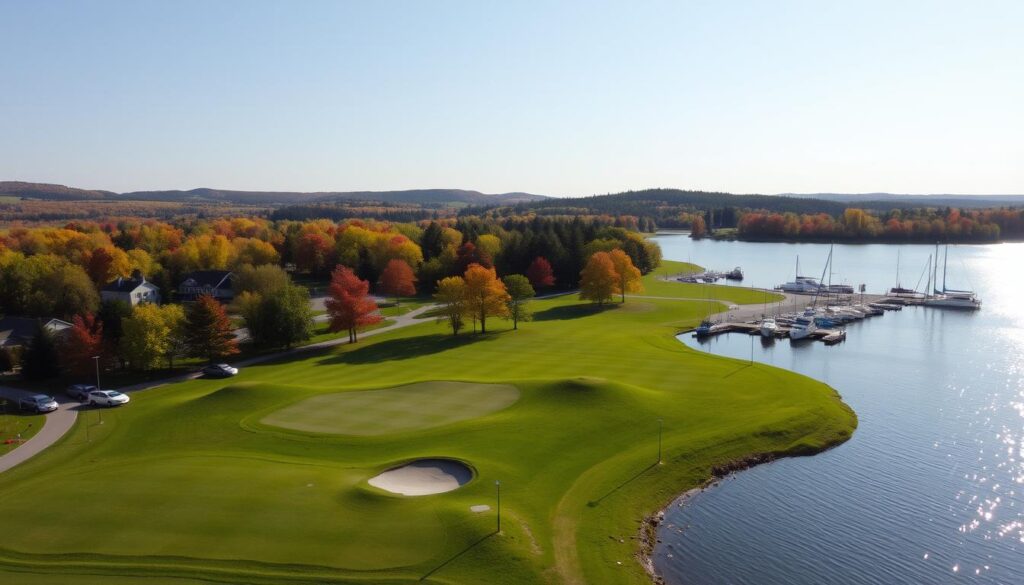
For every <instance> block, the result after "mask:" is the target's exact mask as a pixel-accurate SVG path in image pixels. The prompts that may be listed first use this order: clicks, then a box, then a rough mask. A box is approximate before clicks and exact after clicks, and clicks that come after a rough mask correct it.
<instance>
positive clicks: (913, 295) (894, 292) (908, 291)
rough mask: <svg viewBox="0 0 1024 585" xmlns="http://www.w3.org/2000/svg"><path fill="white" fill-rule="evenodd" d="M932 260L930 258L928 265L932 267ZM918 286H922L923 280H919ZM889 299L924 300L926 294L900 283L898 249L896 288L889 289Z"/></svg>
mask: <svg viewBox="0 0 1024 585" xmlns="http://www.w3.org/2000/svg"><path fill="white" fill-rule="evenodd" d="M931 263H932V259H931V258H928V265H929V266H930V265H931ZM917 284H919V285H920V284H921V280H920V279H918V281H917ZM885 296H887V297H899V298H904V299H923V298H924V297H925V294H924V293H919V292H917V291H916V290H914V289H912V288H904V287H903V284H902V283H901V282H900V250H899V248H897V249H896V286H894V287H892V288H890V289H889V292H887V293H885Z"/></svg>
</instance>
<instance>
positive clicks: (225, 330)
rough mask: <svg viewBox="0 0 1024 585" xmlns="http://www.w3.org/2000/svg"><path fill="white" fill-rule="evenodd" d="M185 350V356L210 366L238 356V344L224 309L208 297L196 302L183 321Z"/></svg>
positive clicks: (215, 300)
mask: <svg viewBox="0 0 1024 585" xmlns="http://www.w3.org/2000/svg"><path fill="white" fill-rule="evenodd" d="M185 346H186V347H187V348H188V355H190V356H193V357H202V358H206V359H208V360H210V361H211V362H212V361H213V360H215V359H217V358H223V357H227V356H229V355H234V354H236V353H238V342H237V341H236V340H235V335H234V333H233V332H232V331H231V321H230V320H228V315H227V313H226V312H225V311H224V307H222V306H221V304H220V303H218V302H217V299H215V298H213V297H212V296H210V295H203V296H201V297H199V298H198V299H196V302H195V303H192V306H190V307H189V309H188V312H187V314H186V317H185Z"/></svg>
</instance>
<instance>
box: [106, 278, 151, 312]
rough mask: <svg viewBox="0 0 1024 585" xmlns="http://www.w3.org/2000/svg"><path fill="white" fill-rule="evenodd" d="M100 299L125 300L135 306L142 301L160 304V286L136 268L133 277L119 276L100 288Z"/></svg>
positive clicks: (108, 300) (107, 300)
mask: <svg viewBox="0 0 1024 585" xmlns="http://www.w3.org/2000/svg"><path fill="white" fill-rule="evenodd" d="M100 299H101V300H102V301H103V302H104V303H106V302H110V301H124V302H126V303H128V304H129V305H131V306H133V307H134V306H135V305H138V304H140V303H157V304H159V303H160V287H158V286H157V285H155V284H153V283H152V282H149V281H147V280H146V277H145V276H143V275H142V273H141V272H139V271H138V270H136V271H135V272H133V273H132V277H131V278H121V277H118V279H117V280H115V281H113V282H111V283H109V284H107V285H106V286H104V287H103V288H102V289H100Z"/></svg>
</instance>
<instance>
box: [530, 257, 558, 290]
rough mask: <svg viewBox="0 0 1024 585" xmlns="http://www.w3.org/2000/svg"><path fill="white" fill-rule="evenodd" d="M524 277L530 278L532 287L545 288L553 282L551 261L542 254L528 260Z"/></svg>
mask: <svg viewBox="0 0 1024 585" xmlns="http://www.w3.org/2000/svg"><path fill="white" fill-rule="evenodd" d="M526 278H528V279H530V284H531V285H533V288H535V289H536V288H545V287H549V286H553V285H554V284H555V273H554V271H552V270H551V263H550V262H548V259H547V258H545V257H543V256H538V257H536V258H534V259H533V262H530V266H529V268H527V269H526Z"/></svg>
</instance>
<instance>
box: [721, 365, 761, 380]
mask: <svg viewBox="0 0 1024 585" xmlns="http://www.w3.org/2000/svg"><path fill="white" fill-rule="evenodd" d="M752 367H754V364H743V365H742V366H740V367H738V368H736V369H735V370H733V371H731V372H729V373H728V374H726V375H724V376H722V378H731V377H733V376H735V375H736V374H738V373H740V372H742V371H743V370H745V369H747V368H752Z"/></svg>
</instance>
